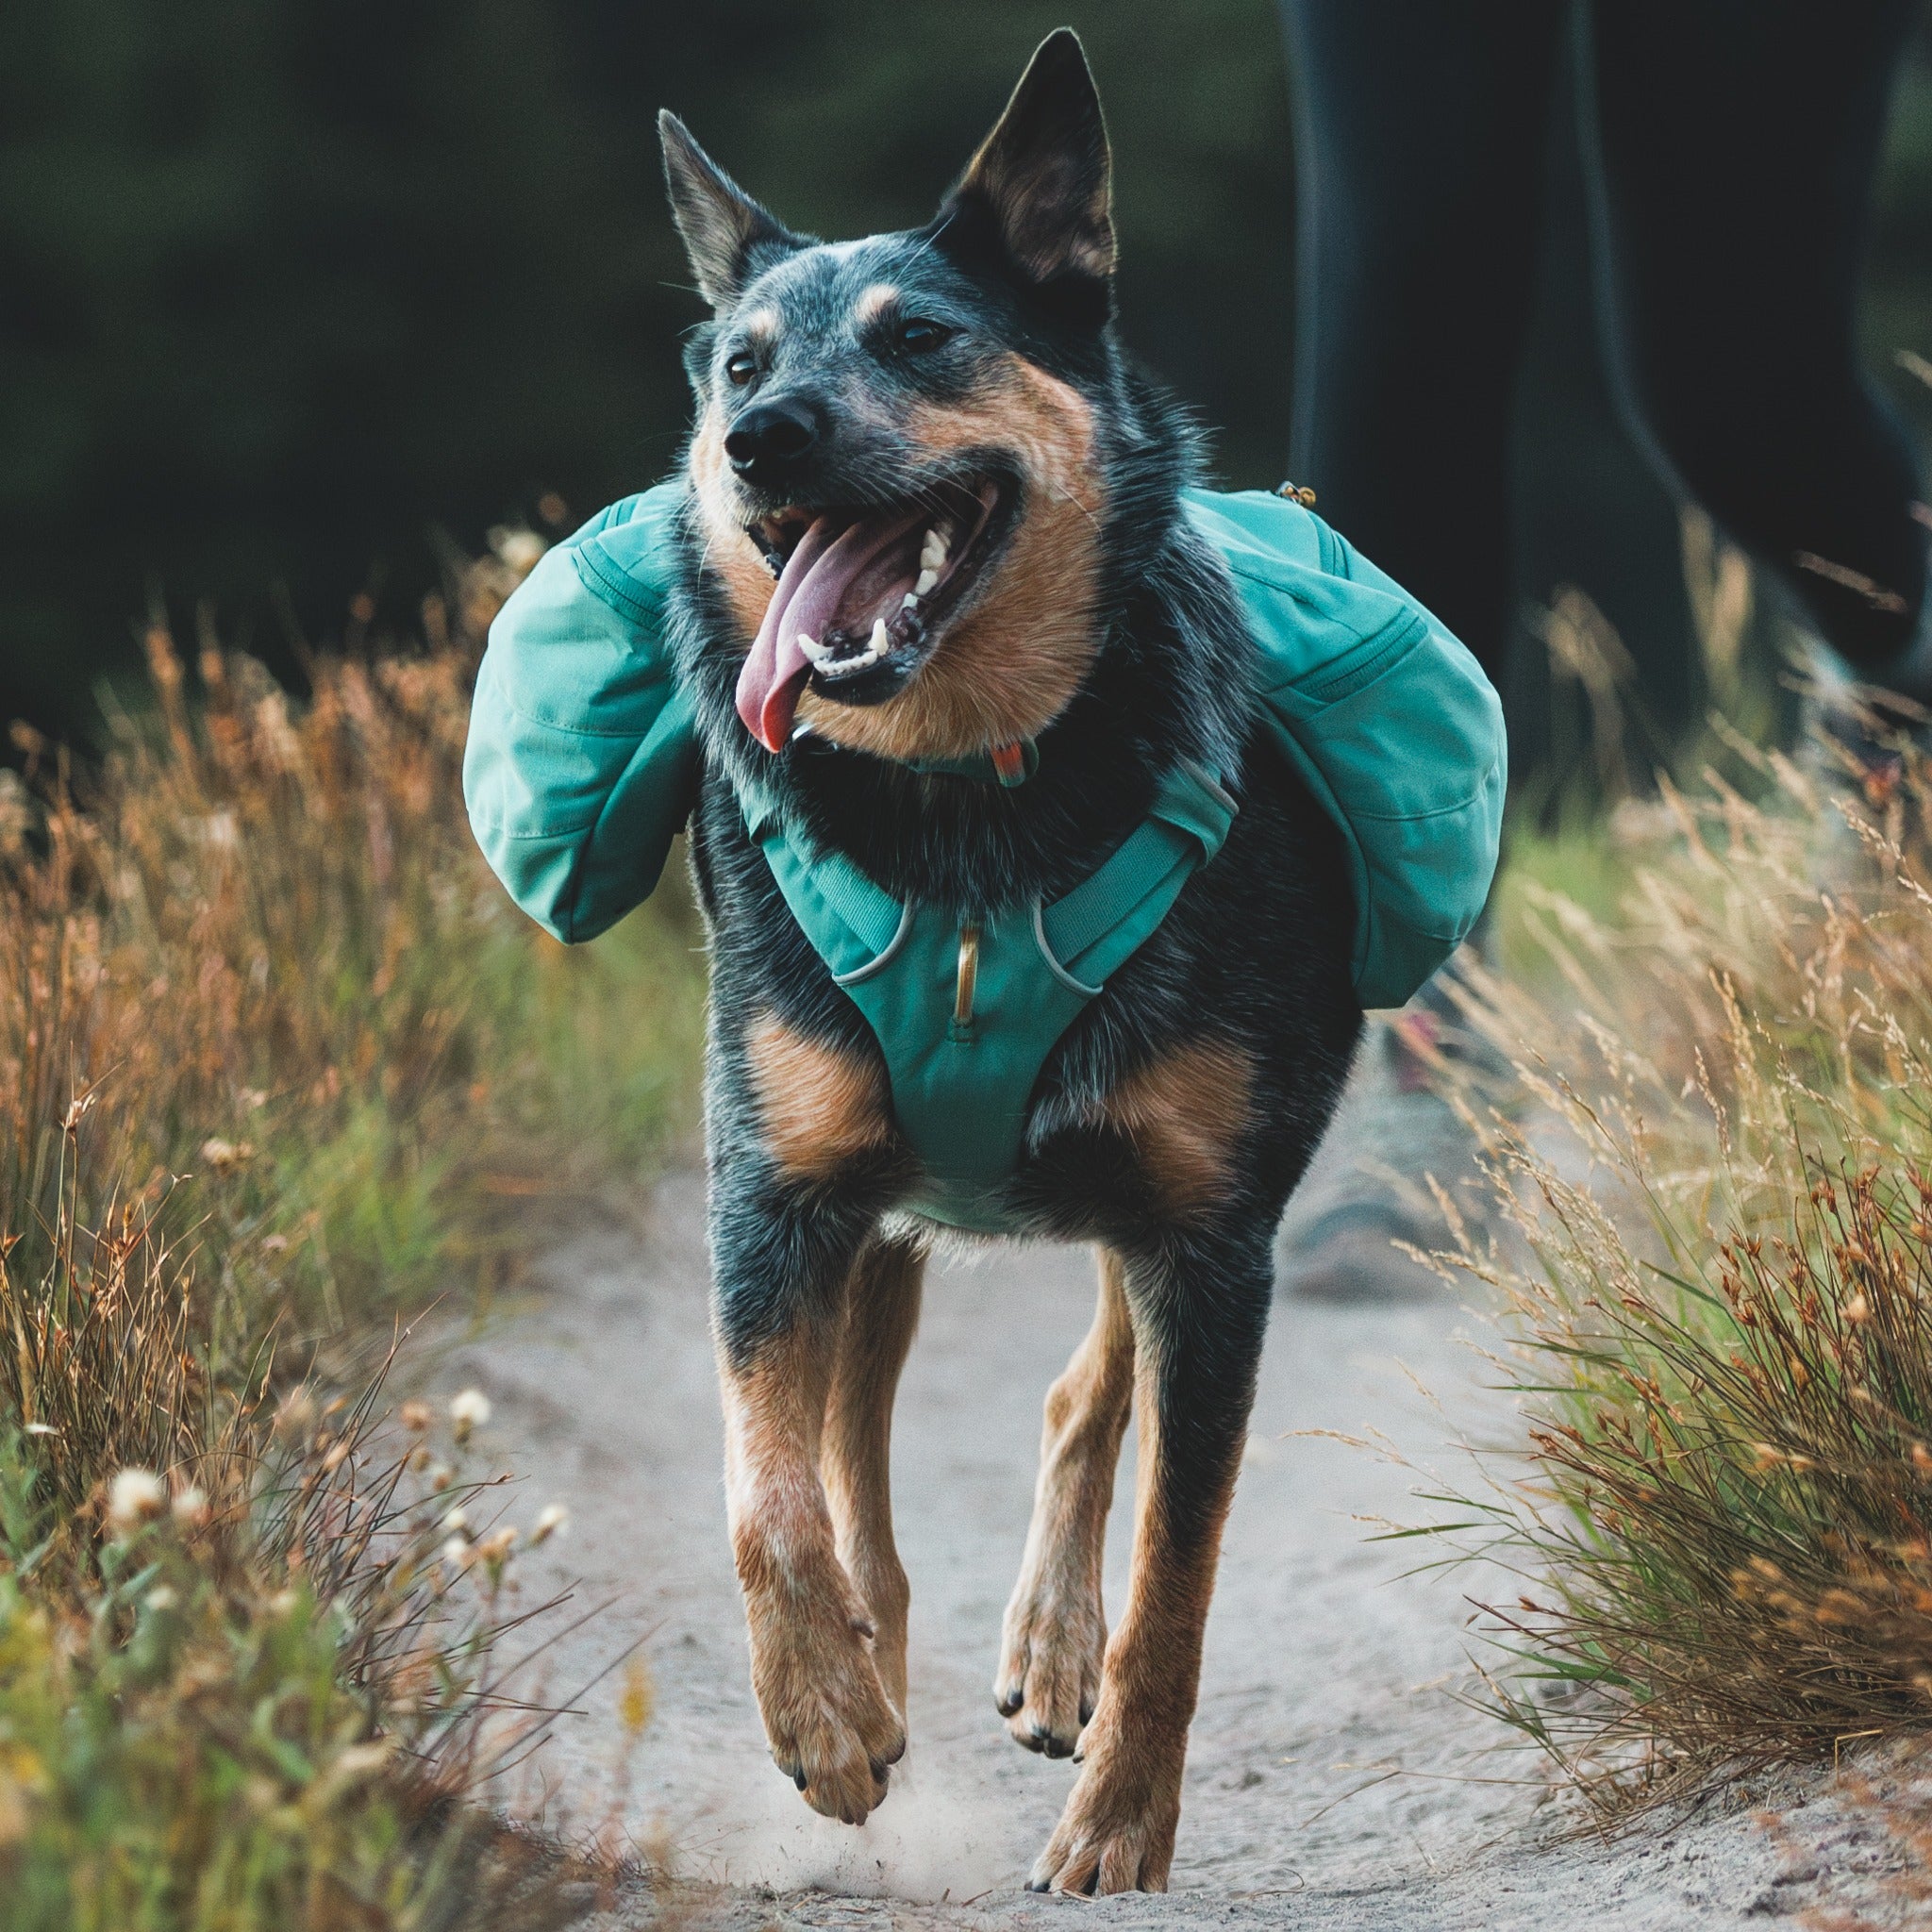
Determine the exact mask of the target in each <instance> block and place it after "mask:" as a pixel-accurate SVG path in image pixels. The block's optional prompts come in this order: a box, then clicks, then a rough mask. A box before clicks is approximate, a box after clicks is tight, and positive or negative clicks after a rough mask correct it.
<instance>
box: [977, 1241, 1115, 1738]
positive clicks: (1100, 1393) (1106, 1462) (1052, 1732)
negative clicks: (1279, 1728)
mask: <svg viewBox="0 0 1932 1932" xmlns="http://www.w3.org/2000/svg"><path fill="white" fill-rule="evenodd" d="M1133 1391H1134V1329H1133V1321H1132V1317H1131V1316H1130V1315H1129V1314H1128V1312H1127V1295H1126V1288H1125V1284H1124V1277H1123V1274H1122V1265H1121V1257H1119V1256H1118V1255H1116V1254H1113V1253H1112V1252H1110V1251H1103V1252H1102V1254H1101V1257H1100V1298H1099V1302H1098V1305H1097V1306H1096V1307H1095V1308H1094V1311H1093V1325H1092V1326H1091V1328H1090V1329H1089V1330H1088V1331H1087V1336H1086V1339H1085V1340H1084V1341H1082V1342H1081V1343H1080V1346H1079V1347H1078V1348H1077V1349H1075V1350H1074V1358H1073V1360H1072V1361H1070V1362H1069V1363H1068V1364H1067V1366H1066V1370H1065V1373H1064V1374H1061V1376H1060V1378H1059V1380H1058V1381H1057V1382H1056V1383H1055V1384H1054V1385H1053V1387H1052V1388H1051V1389H1049V1390H1048V1391H1047V1394H1046V1419H1045V1427H1044V1429H1043V1431H1042V1434H1041V1444H1040V1480H1039V1483H1038V1484H1037V1486H1036V1487H1035V1490H1034V1493H1033V1520H1032V1523H1031V1524H1029V1525H1028V1528H1027V1531H1026V1554H1025V1555H1024V1557H1022V1558H1021V1562H1020V1580H1019V1581H1018V1583H1016V1584H1015V1585H1014V1586H1013V1596H1012V1601H1011V1602H1010V1603H1008V1606H1007V1616H1006V1624H1005V1626H1004V1628H1003V1630H1002V1633H1001V1641H1000V1667H999V1674H998V1675H997V1677H995V1679H994V1680H993V1697H994V1699H995V1701H996V1702H997V1703H998V1705H999V1708H1000V1715H1001V1716H1002V1717H1004V1718H1005V1719H1006V1720H1007V1724H1008V1729H1009V1730H1011V1732H1012V1734H1013V1737H1014V1738H1015V1740H1017V1741H1018V1742H1020V1743H1022V1744H1024V1745H1025V1747H1026V1748H1027V1749H1028V1750H1029V1751H1043V1752H1045V1754H1046V1755H1047V1756H1048V1757H1070V1756H1071V1755H1072V1753H1073V1750H1074V1746H1075V1745H1076V1744H1077V1743H1078V1742H1079V1740H1080V1732H1081V1730H1082V1728H1083V1727H1084V1726H1085V1724H1086V1723H1087V1721H1088V1719H1089V1718H1091V1716H1092V1715H1093V1705H1094V1700H1095V1699H1096V1698H1097V1697H1098V1696H1099V1694H1100V1674H1101V1669H1102V1665H1103V1661H1104V1659H1105V1657H1106V1653H1107V1613H1106V1611H1105V1609H1104V1608H1103V1607H1102V1604H1101V1594H1100V1577H1101V1567H1102V1562H1103V1559H1104V1557H1105V1555H1106V1546H1107V1513H1108V1509H1109V1508H1110V1507H1112V1504H1113V1476H1114V1469H1115V1466H1116V1465H1117V1464H1118V1463H1119V1461H1120V1453H1121V1437H1122V1435H1123V1434H1124V1431H1125V1429H1126V1426H1127V1408H1128V1405H1129V1404H1130V1402H1131V1401H1132V1398H1133Z"/></svg>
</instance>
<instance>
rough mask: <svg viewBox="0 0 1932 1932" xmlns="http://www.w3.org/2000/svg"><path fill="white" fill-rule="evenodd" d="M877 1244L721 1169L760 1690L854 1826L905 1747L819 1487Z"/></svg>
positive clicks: (734, 1535)
mask: <svg viewBox="0 0 1932 1932" xmlns="http://www.w3.org/2000/svg"><path fill="white" fill-rule="evenodd" d="M869 1218H870V1217H867V1219H868V1220H869ZM866 1237H867V1227H866V1225H865V1223H864V1222H863V1221H860V1220H859V1219H858V1216H857V1214H856V1212H855V1211H853V1210H851V1209H850V1208H848V1207H846V1206H844V1205H841V1204H839V1203H837V1202H836V1201H835V1200H833V1199H828V1198H826V1197H825V1196H824V1195H822V1194H813V1193H805V1192H799V1191H789V1190H774V1189H772V1188H770V1187H768V1186H766V1185H763V1184H761V1183H760V1182H759V1181H758V1179H757V1178H756V1177H755V1176H752V1177H747V1176H745V1175H743V1174H741V1173H740V1172H737V1171H734V1169H733V1167H732V1166H731V1165H729V1164H722V1165H721V1168H720V1169H719V1170H718V1171H714V1174H713V1182H712V1198H711V1248H712V1256H713V1263H714V1267H715V1269H716V1274H717V1284H716V1295H715V1302H714V1312H715V1326H716V1333H717V1343H718V1368H719V1383H720V1388H721V1391H722V1393H723V1396H724V1488H725V1503H726V1508H727V1511H728V1513H729V1517H730V1523H731V1547H732V1554H733V1556H734V1557H736V1559H737V1564H738V1578H739V1582H740V1583H741V1585H742V1586H743V1590H744V1607H745V1620H746V1624H747V1631H748V1635H749V1637H750V1640H751V1677H752V1689H753V1690H754V1691H756V1692H757V1694H758V1709H759V1711H760V1713H761V1714H762V1715H763V1717H764V1721H765V1733H766V1736H767V1737H768V1738H769V1739H770V1740H771V1745H772V1756H773V1758H774V1760H775V1761H776V1763H777V1764H778V1766H779V1768H780V1769H781V1770H783V1771H785V1772H787V1773H788V1774H790V1775H791V1778H792V1780H793V1781H794V1782H795V1783H796V1784H797V1786H798V1788H799V1790H801V1791H802V1792H803V1793H804V1794H805V1800H806V1803H807V1804H808V1805H809V1806H811V1807H812V1808H813V1809H814V1810H815V1811H823V1812H824V1814H825V1815H826V1816H827V1817H829V1818H839V1819H842V1820H843V1821H844V1822H845V1823H846V1824H863V1823H864V1822H865V1819H866V1816H867V1814H868V1813H869V1812H870V1811H872V1810H873V1809H874V1807H876V1806H877V1805H878V1804H879V1803H880V1802H881V1801H882V1800H883V1799H884V1797H885V1795H886V1782H887V1773H888V1767H889V1766H890V1765H891V1764H892V1763H893V1762H894V1761H895V1760H896V1759H897V1758H898V1757H899V1755H900V1753H901V1752H903V1751H904V1750H905V1748H906V1727H905V1724H904V1723H903V1721H902V1720H901V1717H900V1713H899V1712H898V1710H897V1709H895V1708H894V1707H893V1704H892V1701H891V1698H890V1697H889V1696H888V1695H887V1694H886V1689H885V1686H884V1685H883V1684H882V1683H881V1682H880V1680H879V1672H878V1666H877V1664H876V1663H875V1661H874V1655H873V1634H874V1624H873V1618H872V1611H871V1608H870V1607H869V1606H868V1605H867V1603H866V1602H865V1600H864V1598H863V1597H862V1596H861V1595H860V1594H859V1592H858V1590H857V1589H856V1588H855V1587H854V1584H853V1580H852V1578H851V1577H850V1576H849V1575H847V1574H846V1571H845V1566H844V1565H843V1563H841V1561H840V1559H839V1552H838V1547H837V1538H836V1534H835V1532H834V1529H833V1524H832V1513H831V1509H830V1507H828V1504H827V1501H826V1497H825V1491H824V1484H823V1482H822V1481H821V1479H820V1474H819V1453H820V1445H821V1443H822V1441H823V1440H824V1430H825V1419H826V1409H827V1405H828V1403H829V1400H830V1396H831V1391H832V1384H833V1379H834V1375H835V1372H836V1368H837V1363H838V1356H839V1349H840V1344H841V1340H842V1336H843V1329H844V1322H845V1300H846V1287H847V1283H848V1280H849V1277H850V1275H851V1274H852V1270H853V1266H854V1263H855V1261H856V1260H857V1257H858V1255H859V1254H860V1252H861V1251H862V1249H863V1247H864V1244H865V1241H866Z"/></svg>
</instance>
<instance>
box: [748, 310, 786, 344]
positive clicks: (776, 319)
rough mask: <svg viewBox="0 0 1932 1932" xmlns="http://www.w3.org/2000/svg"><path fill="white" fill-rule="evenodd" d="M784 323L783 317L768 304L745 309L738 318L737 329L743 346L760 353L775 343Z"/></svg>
mask: <svg viewBox="0 0 1932 1932" xmlns="http://www.w3.org/2000/svg"><path fill="white" fill-rule="evenodd" d="M784 325H785V318H784V317H783V316H782V315H780V314H779V312H778V310H777V309H776V308H773V307H772V306H771V305H770V304H766V305H764V306H763V307H761V308H752V309H747V310H746V311H745V313H744V314H743V315H741V316H740V317H739V319H738V330H739V333H741V335H742V336H743V338H744V345H745V347H746V348H748V349H750V350H752V351H754V352H755V353H757V354H760V355H762V354H765V353H766V352H768V351H769V350H770V349H771V348H772V347H773V346H774V344H775V343H776V341H777V340H778V332H779V330H780V329H782V328H783V327H784Z"/></svg>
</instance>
